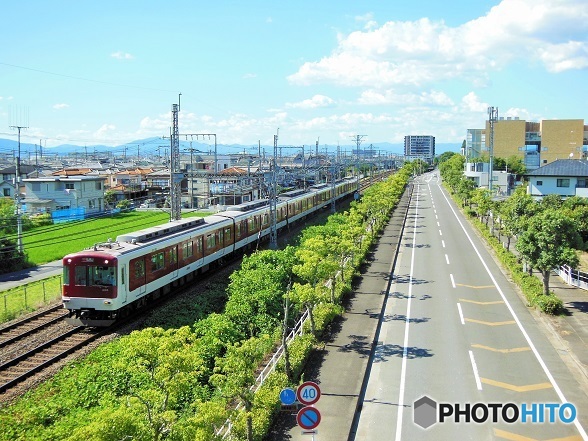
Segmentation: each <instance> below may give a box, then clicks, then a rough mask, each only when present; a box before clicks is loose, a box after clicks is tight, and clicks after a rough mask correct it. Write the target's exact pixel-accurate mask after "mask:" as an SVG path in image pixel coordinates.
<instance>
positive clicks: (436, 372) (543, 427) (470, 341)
mask: <svg viewBox="0 0 588 441" xmlns="http://www.w3.org/2000/svg"><path fill="white" fill-rule="evenodd" d="M415 185H416V188H415V192H414V194H413V199H412V202H411V208H410V211H409V218H408V219H407V222H406V227H405V232H404V236H403V238H402V244H401V247H400V250H401V251H400V254H399V256H398V261H397V265H396V269H395V271H394V277H395V278H394V281H393V283H392V285H391V288H390V292H389V295H388V299H387V302H386V307H385V313H384V317H383V319H382V320H383V322H382V325H381V329H380V333H379V336H378V345H377V348H376V351H375V357H374V359H373V364H372V367H371V373H370V377H369V381H368V384H367V389H366V393H365V399H364V403H363V408H362V411H361V416H360V418H359V423H358V426H357V431H356V435H355V439H357V440H368V439H369V440H382V441H383V440H386V441H389V440H396V441H398V440H401V439H403V440H404V439H406V440H412V439H419V440H421V439H422V440H425V439H431V440H455V439H460V440H461V439H464V440H465V439H471V440H486V439H510V440H521V441H522V440H533V439H541V440H545V439H555V438H557V439H566V440H581V439H588V438H587V437H586V432H585V429H584V428H583V427H588V420H587V419H586V416H587V415H588V399H587V397H586V395H585V393H584V392H583V391H582V390H581V388H580V387H579V386H578V384H577V383H576V382H575V380H574V379H573V378H572V377H571V375H570V373H569V370H568V369H567V368H566V366H565V365H564V363H563V362H562V360H561V358H560V357H559V355H558V353H557V352H556V350H555V349H554V347H553V346H552V345H551V344H550V343H549V341H548V340H547V339H546V337H545V336H544V334H543V333H542V331H541V330H540V328H539V325H538V324H537V323H536V322H535V320H534V318H533V317H532V315H531V314H530V313H529V311H528V310H527V309H526V307H525V306H524V303H523V302H522V301H521V299H520V297H519V294H518V293H517V291H516V288H515V287H514V285H513V284H511V283H510V282H509V281H508V280H507V279H506V277H505V275H504V274H503V273H502V271H501V270H500V268H499V267H498V266H497V265H496V264H495V263H494V261H493V259H492V257H491V256H490V255H489V254H488V252H487V250H486V248H485V247H484V245H483V243H482V242H481V240H480V239H479V238H478V237H477V236H476V234H475V232H474V231H473V230H472V229H471V227H470V226H469V224H468V223H467V222H466V221H465V220H464V219H463V217H462V215H461V214H460V213H459V212H458V210H457V209H456V207H455V206H454V204H453V202H452V201H450V199H449V198H448V196H447V195H446V194H445V192H444V190H443V189H442V187H441V186H440V183H439V180H438V177H437V175H436V174H435V172H434V173H430V174H426V175H423V176H422V177H420V178H419V179H418V180H417V182H416V183H415ZM423 396H427V397H429V398H430V399H432V400H434V401H436V402H437V403H444V405H445V404H447V405H450V404H451V405H459V406H460V408H461V409H465V407H466V405H467V404H469V405H470V406H474V405H475V404H476V403H481V405H480V406H478V407H477V408H478V411H477V413H476V416H477V417H478V418H479V419H480V420H482V419H483V417H484V405H487V404H492V405H494V406H495V408H496V409H499V407H498V405H505V404H507V403H513V404H514V405H515V406H516V407H517V408H518V409H519V411H520V410H521V406H522V405H523V404H525V405H526V406H527V407H528V408H530V407H531V406H532V405H533V404H535V406H536V407H535V410H536V415H537V417H539V415H541V416H544V417H545V419H546V420H547V419H548V416H549V412H546V411H545V410H544V411H543V412H541V409H540V408H539V405H540V404H548V405H551V404H550V403H552V404H553V406H554V408H555V407H556V406H559V405H561V404H562V403H568V402H569V403H573V404H574V405H575V406H576V409H577V414H578V415H579V418H576V419H575V421H574V422H571V423H564V422H562V421H561V419H560V418H559V415H558V411H557V410H556V411H555V416H556V418H555V422H554V423H548V422H543V423H540V422H531V418H532V415H529V416H528V417H527V420H528V422H527V423H522V422H520V420H519V421H518V422H514V423H508V422H506V421H504V418H499V421H498V422H496V423H492V422H491V421H490V419H491V416H492V413H493V412H492V408H489V420H488V421H486V422H479V423H476V422H474V421H471V422H469V423H468V422H465V421H464V420H465V415H462V416H461V417H460V422H459V423H458V422H455V421H454V418H453V417H448V420H447V421H445V422H443V423H441V422H437V423H435V424H432V425H431V426H430V427H428V428H427V429H423V428H422V427H420V426H419V425H417V424H415V423H414V421H413V418H414V403H415V401H417V400H419V399H420V398H422V397H423ZM438 405H440V404H438ZM446 408H447V410H448V411H449V406H446ZM498 413H499V417H501V416H502V412H501V411H499V412H498ZM513 415H514V410H512V409H511V410H510V411H509V412H508V413H507V415H506V416H507V418H510V417H512V416H513ZM567 418H569V414H567V413H565V414H564V419H567ZM319 439H320V438H319Z"/></svg>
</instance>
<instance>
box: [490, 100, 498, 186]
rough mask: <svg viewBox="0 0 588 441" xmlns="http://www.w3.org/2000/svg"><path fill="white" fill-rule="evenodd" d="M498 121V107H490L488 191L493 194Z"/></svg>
mask: <svg viewBox="0 0 588 441" xmlns="http://www.w3.org/2000/svg"><path fill="white" fill-rule="evenodd" d="M497 120H498V107H488V122H489V124H490V149H489V154H490V164H488V190H490V193H492V169H493V167H494V164H493V163H494V124H495V123H496V121H497Z"/></svg>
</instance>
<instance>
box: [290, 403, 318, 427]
mask: <svg viewBox="0 0 588 441" xmlns="http://www.w3.org/2000/svg"><path fill="white" fill-rule="evenodd" d="M296 422H297V423H298V425H299V426H300V427H301V428H303V429H304V430H311V429H314V428H315V427H317V426H318V425H319V423H320V422H321V413H320V412H319V411H318V409H317V408H315V407H310V406H307V407H303V408H302V409H300V411H298V414H297V415H296Z"/></svg>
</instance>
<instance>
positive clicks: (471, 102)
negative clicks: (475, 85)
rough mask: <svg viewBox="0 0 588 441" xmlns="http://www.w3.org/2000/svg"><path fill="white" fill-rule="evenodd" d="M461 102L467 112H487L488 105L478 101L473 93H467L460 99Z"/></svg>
mask: <svg viewBox="0 0 588 441" xmlns="http://www.w3.org/2000/svg"><path fill="white" fill-rule="evenodd" d="M461 102H462V104H463V106H464V107H465V109H466V110H468V111H469V112H487V111H488V107H489V104H488V103H483V102H481V101H480V98H479V97H478V95H476V94H475V93H474V92H470V93H468V94H467V95H466V96H464V97H463V98H462V99H461Z"/></svg>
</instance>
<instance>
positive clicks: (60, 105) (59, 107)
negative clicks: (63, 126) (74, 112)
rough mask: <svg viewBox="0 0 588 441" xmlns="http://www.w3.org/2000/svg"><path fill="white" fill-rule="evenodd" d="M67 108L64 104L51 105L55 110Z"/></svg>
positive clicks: (67, 105)
mask: <svg viewBox="0 0 588 441" xmlns="http://www.w3.org/2000/svg"><path fill="white" fill-rule="evenodd" d="M68 107H69V104H65V103H58V104H54V105H53V108H54V109H56V110H61V109H67V108H68Z"/></svg>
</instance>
